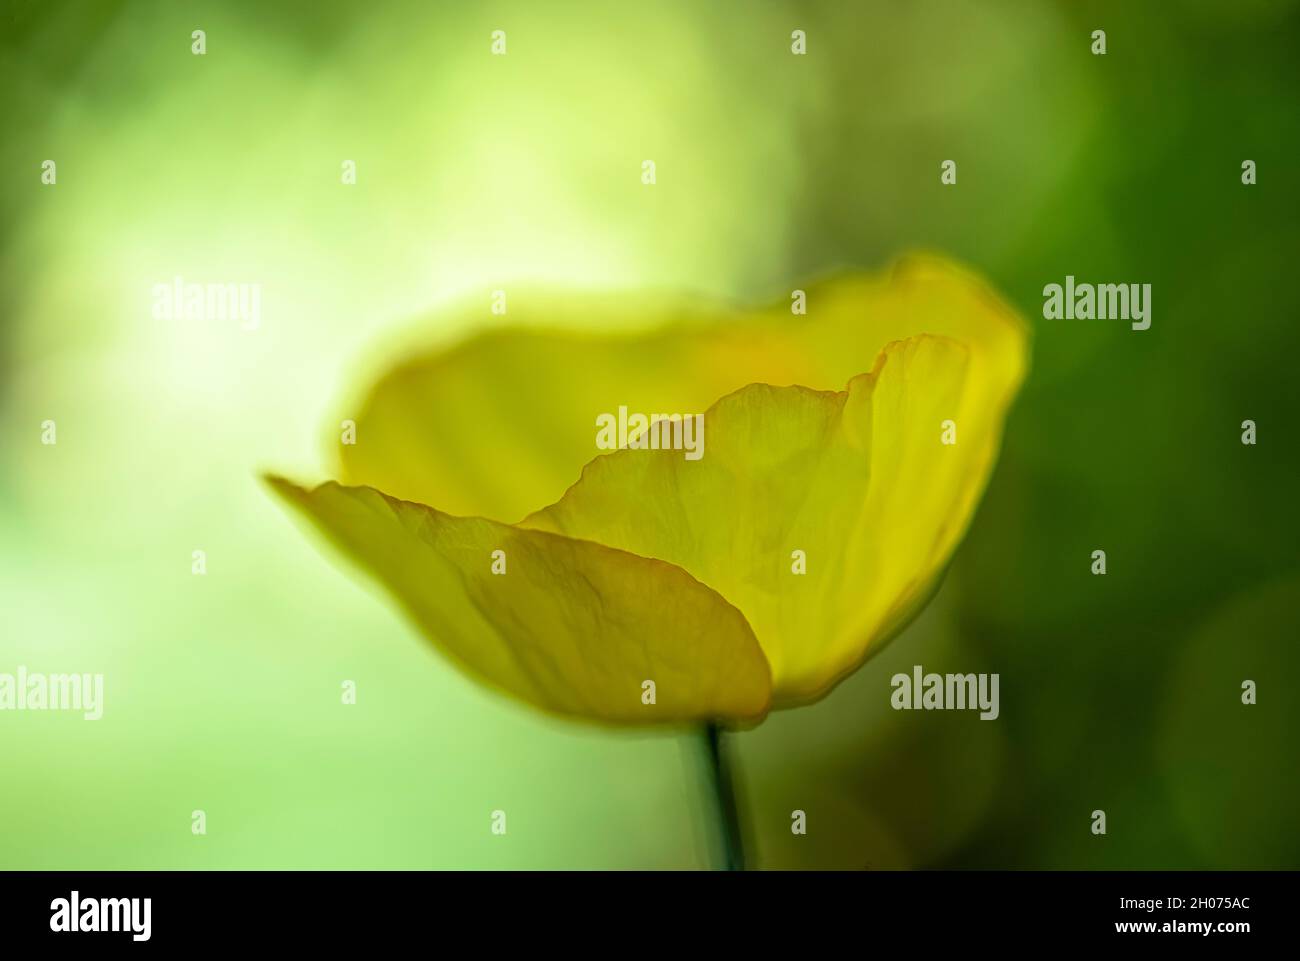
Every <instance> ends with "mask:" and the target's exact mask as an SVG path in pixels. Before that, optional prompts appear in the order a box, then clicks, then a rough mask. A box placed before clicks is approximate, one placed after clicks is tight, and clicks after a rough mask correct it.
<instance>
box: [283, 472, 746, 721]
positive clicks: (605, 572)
mask: <svg viewBox="0 0 1300 961" xmlns="http://www.w3.org/2000/svg"><path fill="white" fill-rule="evenodd" d="M267 480H268V482H269V483H270V485H271V487H272V488H273V489H274V490H275V491H276V492H277V493H279V494H280V495H281V496H282V497H283V498H284V499H285V500H286V501H288V502H289V503H290V504H292V505H293V506H294V507H296V508H297V509H298V510H300V511H301V512H302V513H303V514H305V515H306V516H307V517H308V518H310V519H311V520H312V521H313V522H314V523H315V524H316V526H317V527H319V528H320V529H321V530H322V531H324V532H325V534H327V535H328V536H329V537H330V539H331V540H333V541H334V542H335V544H337V545H338V546H339V547H341V548H342V549H343V550H344V552H345V553H347V554H348V555H349V556H350V557H351V559H352V560H353V561H355V562H356V563H358V564H359V565H360V566H361V567H362V568H364V569H365V570H366V571H367V572H368V573H369V574H371V575H372V576H373V577H375V578H376V579H377V580H378V581H379V582H380V583H382V584H383V585H384V587H386V588H387V589H388V591H389V592H391V593H392V594H393V596H394V597H395V598H396V599H397V600H398V601H399V602H400V604H401V606H402V607H403V608H404V609H405V610H406V612H407V613H408V614H409V615H410V617H411V618H412V619H413V620H414V621H415V623H416V624H417V625H418V626H419V627H420V629H421V630H422V631H423V632H424V633H425V634H426V635H427V636H428V637H429V639H430V640H432V641H433V642H434V643H435V645H436V646H437V647H439V648H440V649H441V650H442V651H443V652H444V653H445V654H446V655H448V656H449V657H450V658H451V659H452V660H453V661H455V662H456V663H457V664H458V665H459V666H461V667H462V668H463V669H465V670H466V671H468V672H469V673H471V674H473V675H475V676H476V677H478V678H479V679H481V680H483V681H485V682H487V683H488V684H489V685H491V686H494V687H496V688H498V689H500V690H503V691H505V692H507V693H509V694H512V695H514V696H515V697H518V698H521V699H522V700H524V701H527V702H529V703H531V704H533V705H535V706H536V707H539V708H541V709H542V710H545V711H549V712H552V713H556V714H562V715H568V716H575V717H581V718H585V719H589V720H596V721H602V722H606V723H610V724H636V725H653V724H673V723H679V722H694V721H703V720H710V719H731V720H740V721H752V720H757V719H759V718H761V717H762V715H763V714H765V713H766V711H767V708H768V705H769V702H770V697H771V675H770V672H769V670H768V665H767V661H766V660H765V658H764V656H763V653H762V651H761V650H760V648H759V646H758V644H757V642H756V641H755V639H754V634H753V631H752V630H751V629H750V627H749V625H748V624H747V623H746V621H745V619H744V617H743V616H742V615H741V614H740V613H739V612H738V611H737V610H736V609H735V608H734V607H732V606H731V605H730V604H728V603H727V602H726V601H725V600H723V599H722V598H721V597H719V596H718V594H717V593H715V592H714V591H713V590H711V589H710V588H708V587H706V586H705V585H703V584H701V583H699V582H698V581H697V580H695V579H694V578H692V577H691V576H690V575H689V574H686V573H685V572H683V571H681V570H680V569H678V568H676V567H673V566H672V565H670V564H666V563H664V562H662V561H658V560H650V559H646V558H643V557H638V556H636V555H633V554H629V553H626V552H624V551H619V550H614V549H612V548H609V547H605V546H602V545H600V544H593V543H590V542H587V541H582V540H574V539H571V538H567V537H561V536H557V535H555V534H550V533H545V532H542V531H536V530H523V529H520V528H516V527H511V526H508V525H505V524H499V523H496V522H495V521H489V520H483V519H481V518H477V517H452V516H450V515H447V514H444V513H441V512H440V511H436V510H433V509H432V508H429V507H425V506H424V505H422V504H413V503H407V502H405V501H401V500H397V499H395V498H392V497H388V496H386V495H384V494H381V493H380V492H378V491H375V490H371V489H369V488H365V487H344V486H341V485H339V484H335V483H327V484H322V485H321V486H319V487H317V488H315V489H313V490H307V489H305V488H302V487H299V486H297V485H296V484H293V483H291V482H289V481H287V480H284V479H283V478H279V477H268V478H267ZM495 551H501V552H504V553H503V554H500V555H496V556H495V557H494V553H493V552H495ZM494 564H495V566H496V569H497V570H498V571H500V570H504V573H493V567H494ZM646 681H653V682H654V703H653V704H647V703H645V701H646V699H647V698H646V697H645V694H646V689H645V688H644V686H643V685H644V683H645V682H646Z"/></svg>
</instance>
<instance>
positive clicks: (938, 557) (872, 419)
mask: <svg viewBox="0 0 1300 961" xmlns="http://www.w3.org/2000/svg"><path fill="white" fill-rule="evenodd" d="M1022 349H1023V345H1022V344H1014V349H1011V350H1009V351H1007V352H1006V353H1004V354H1000V353H997V352H992V353H990V352H989V351H987V350H985V349H983V348H982V346H978V345H977V346H976V347H972V346H971V345H970V344H968V343H966V342H963V341H958V340H955V339H952V338H949V337H935V336H930V335H922V336H919V337H913V338H909V339H908V340H906V341H900V342H896V343H894V344H891V345H889V346H888V347H887V348H886V350H885V352H884V353H883V354H882V355H881V357H880V358H879V360H878V362H877V364H876V366H875V369H874V370H872V371H871V372H870V373H868V374H865V375H861V376H858V377H855V378H853V379H852V380H851V381H850V382H849V384H848V389H847V390H845V391H840V392H826V391H813V390H809V389H807V388H803V387H772V386H768V385H762V384H755V385H751V386H748V387H745V388H743V389H741V390H740V391H737V392H736V393H734V394H732V395H730V396H728V397H725V398H723V399H722V400H720V401H719V402H718V403H717V404H716V405H715V406H713V407H712V408H711V409H710V410H709V411H708V412H707V413H706V414H705V415H704V438H705V444H704V453H703V456H702V457H701V458H700V459H699V460H695V461H692V460H689V459H687V458H686V457H685V456H683V452H682V451H679V450H620V451H617V452H615V453H612V454H608V455H605V456H602V457H597V458H596V459H595V460H593V461H592V462H591V463H590V464H589V465H588V466H587V468H586V469H585V470H584V472H583V475H582V478H581V479H580V480H579V482H578V483H576V484H574V485H573V487H572V488H570V490H569V491H568V492H567V493H566V494H565V495H564V497H563V498H562V499H561V500H560V501H559V502H558V503H556V504H554V505H552V506H551V507H549V508H546V509H545V510H543V511H539V512H538V513H537V514H535V515H533V516H531V517H529V518H528V519H526V520H525V521H524V522H523V526H527V527H533V528H535V529H539V530H550V531H555V532H560V533H564V534H567V535H569V536H573V537H582V538H590V539H593V540H599V541H600V542H602V543H606V544H611V545H614V546H617V547H621V548H624V549H626V550H629V551H632V552H634V553H636V554H641V555H644V556H647V557H655V558H660V559H662V560H665V561H669V562H670V563H672V564H675V565H678V566H680V567H682V568H683V569H685V570H687V571H689V572H690V573H691V574H693V575H695V576H696V577H698V578H699V579H700V580H702V581H704V582H705V583H706V584H709V585H710V586H711V587H713V588H714V589H716V590H717V591H718V592H719V593H720V594H722V595H723V596H724V597H726V598H727V599H728V600H729V601H731V602H732V603H733V604H735V605H736V606H737V607H739V608H740V609H741V610H742V611H743V612H744V614H745V616H746V618H747V619H748V620H749V622H750V624H752V625H753V628H754V632H755V634H756V635H757V637H758V640H759V643H760V644H761V645H762V646H763V649H764V651H765V652H766V653H767V656H768V660H769V661H770V663H771V665H772V681H773V687H774V693H773V702H774V706H776V707H787V706H791V705H795V704H800V703H805V702H808V701H811V700H815V699H817V698H818V697H821V696H822V695H823V694H825V693H826V692H827V691H828V690H829V689H830V688H831V687H832V686H834V684H835V683H837V682H838V681H839V680H841V679H842V678H843V677H844V676H846V675H847V674H848V673H849V672H851V671H852V670H853V669H854V668H856V667H857V666H858V665H859V664H860V663H861V662H862V661H863V660H864V659H865V658H866V657H867V656H868V655H869V654H870V653H871V652H872V651H873V650H875V648H876V646H877V645H878V644H879V643H881V642H882V641H883V640H885V639H887V638H888V637H889V636H890V635H891V633H892V632H894V631H895V630H896V629H897V628H898V627H900V626H901V625H902V624H903V623H904V622H905V621H906V620H907V619H908V618H910V617H911V616H912V615H913V614H914V613H915V612H916V611H917V610H918V609H919V607H920V606H921V605H922V604H923V603H924V601H925V600H926V599H927V598H928V596H929V594H930V592H931V591H932V590H933V589H934V587H935V585H936V584H937V580H938V578H939V576H940V575H941V573H942V571H943V569H944V567H945V565H946V564H947V561H948V559H949V557H950V556H951V554H952V551H953V549H954V548H955V546H956V544H957V542H958V540H959V539H960V538H961V536H962V534H963V532H964V531H965V529H966V526H967V524H968V522H969V521H970V518H971V515H972V514H973V512H974V508H975V505H976V503H977V501H978V499H979V495H980V493H981V491H982V490H983V487H984V485H985V482H986V481H987V479H988V476H989V473H990V470H991V467H992V464H993V460H994V457H995V454H996V451H997V447H998V443H999V438H1000V434H1001V428H1002V418H1003V414H1004V412H1005V410H1006V406H1007V404H1008V402H1009V401H1010V399H1011V396H1012V394H1013V392H1014V389H1015V386H1016V384H1017V383H1018V382H1019V376H1020V371H1021V369H1022V366H1023V356H1022V355H1021V350H1022ZM949 441H952V443H949ZM796 552H800V553H799V554H796ZM801 568H802V571H803V572H800V571H801Z"/></svg>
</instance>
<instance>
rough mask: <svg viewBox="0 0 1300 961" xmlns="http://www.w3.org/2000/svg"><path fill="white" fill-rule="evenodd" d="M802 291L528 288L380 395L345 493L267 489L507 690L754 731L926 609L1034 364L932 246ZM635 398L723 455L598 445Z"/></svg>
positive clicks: (382, 384)
mask: <svg viewBox="0 0 1300 961" xmlns="http://www.w3.org/2000/svg"><path fill="white" fill-rule="evenodd" d="M805 295H806V305H807V312H806V314H799V313H794V312H793V311H792V310H791V301H790V300H785V299H783V300H782V302H781V303H779V304H777V305H775V306H774V307H772V308H770V309H767V310H759V311H745V310H740V309H732V308H717V307H710V308H707V309H703V308H700V307H698V306H694V305H692V304H691V303H689V302H679V301H669V300H665V299H663V298H627V297H624V298H614V297H604V298H602V297H597V296H593V295H589V294H582V295H577V294H573V295H568V296H563V297H558V298H556V297H545V296H523V295H519V294H512V303H511V311H512V317H514V318H516V319H518V320H519V323H518V324H517V325H516V326H515V327H513V328H512V329H510V330H499V331H493V332H489V333H484V334H480V335H478V336H476V337H474V338H472V339H470V340H468V341H467V342H465V343H462V344H460V345H459V346H456V347H453V348H451V349H448V350H444V351H440V352H438V353H435V354H433V355H430V356H425V357H420V358H417V359H415V360H413V361H410V362H408V363H404V364H402V365H401V366H399V367H397V368H396V369H394V370H393V371H391V372H390V373H388V374H387V375H386V376H384V377H383V378H382V379H381V380H380V381H379V382H378V384H376V385H375V386H374V388H373V389H372V391H371V392H370V395H369V397H368V399H367V401H366V403H365V404H364V406H363V408H362V411H361V413H360V415H359V416H358V417H357V418H356V423H357V442H356V444H355V445H348V446H343V447H342V448H341V452H342V454H341V465H340V468H341V476H342V479H343V481H344V484H339V483H333V482H331V483H326V484H323V485H321V486H319V487H317V488H315V489H314V490H308V489H304V488H302V487H299V486H297V485H295V484H293V483H291V482H289V481H287V480H284V479H282V478H278V477H272V478H270V482H271V484H272V485H273V487H274V488H275V490H277V491H278V492H279V493H280V494H282V495H283V496H284V497H285V498H286V500H287V501H288V502H289V503H292V504H293V505H295V506H296V507H298V508H299V509H300V510H301V511H303V512H304V513H305V514H306V515H307V516H308V517H310V518H311V519H312V520H313V521H314V522H315V523H316V525H318V526H319V527H320V528H321V529H322V530H323V531H324V532H325V533H326V534H327V535H328V536H329V537H330V538H331V539H332V540H333V541H335V542H336V543H337V544H338V545H339V546H340V547H341V548H343V550H344V551H345V552H346V553H347V554H348V555H350V557H351V558H352V559H353V560H354V561H355V562H356V563H358V564H359V565H360V566H361V567H362V568H363V569H365V570H366V571H367V572H368V573H370V574H371V575H372V576H374V577H375V578H377V579H378V580H379V581H380V582H382V583H383V584H384V585H385V586H386V587H387V588H388V590H389V591H390V592H391V593H392V594H393V596H394V597H395V598H396V599H397V601H398V602H399V603H400V604H401V606H402V607H403V608H405V610H406V612H407V613H408V614H409V615H410V617H411V618H412V619H413V620H414V622H415V623H416V624H417V625H418V626H419V627H420V629H421V630H422V632H423V633H424V634H425V635H426V636H427V637H428V638H429V639H430V640H431V641H432V642H433V643H434V644H435V645H436V646H437V647H438V648H439V649H441V650H442V651H443V652H444V653H445V654H446V655H448V656H449V657H450V658H452V659H453V660H454V661H456V662H457V663H458V664H459V665H460V666H461V667H462V668H463V669H465V670H466V671H467V672H468V673H470V674H471V675H473V676H475V677H477V678H478V679H480V680H482V681H484V682H486V683H487V684H490V685H492V686H494V687H496V688H498V689H500V690H503V691H506V692H508V693H510V694H512V695H514V696H515V697H518V698H520V699H522V700H524V701H526V702H528V703H530V704H533V705H535V706H536V707H538V708H541V709H542V710H545V711H548V712H552V713H556V714H561V715H567V716H574V717H580V718H586V719H589V720H595V721H599V722H604V723H610V724H629V725H653V724H678V723H685V722H699V721H704V722H710V721H720V722H724V723H730V724H750V723H755V722H757V721H759V720H761V719H762V718H763V717H764V716H765V715H766V713H767V712H768V711H769V710H771V709H773V708H782V707H792V706H796V705H800V704H806V703H809V702H811V701H815V700H817V699H818V698H820V697H822V696H824V695H825V694H826V693H827V691H829V690H830V689H831V688H832V687H834V686H835V684H836V683H838V682H839V681H840V680H842V679H843V678H844V677H846V676H847V675H848V674H849V673H851V672H852V671H853V670H855V669H856V668H857V667H858V666H859V665H861V664H862V662H863V661H864V660H865V659H866V658H867V657H868V656H869V655H871V654H872V653H874V652H875V651H876V650H878V649H879V647H880V646H881V644H882V643H883V642H884V641H885V640H887V639H888V638H889V637H890V636H891V635H893V634H894V633H896V632H897V631H898V630H899V629H900V628H901V627H902V626H903V625H904V624H905V623H907V621H908V620H910V619H911V618H912V617H913V616H914V615H915V614H916V613H917V611H918V610H919V609H920V608H921V606H923V605H924V603H925V601H926V600H927V599H928V598H929V596H930V595H931V594H932V593H933V591H934V590H935V588H936V587H937V584H938V581H939V578H940V577H941V575H942V572H943V570H944V568H945V567H946V565H947V563H948V560H949V559H950V557H951V556H952V553H953V551H954V549H955V548H956V546H957V544H958V542H959V541H960V539H961V537H962V535H963V533H964V531H965V529H966V527H967V525H968V523H969V521H970V518H971V516H972V514H973V512H974V510H975V506H976V504H977V502H978V500H979V497H980V494H981V492H982V491H983V488H984V486H985V484H986V483H987V481H988V477H989V475H990V473H991V471H992V468H993V464H994V461H995V459H996V454H997V450H998V446H999V443H1000V438H1001V432H1002V424H1003V420H1004V417H1005V415H1006V411H1007V408H1008V405H1009V404H1010V402H1011V400H1012V398H1013V397H1014V395H1015V393H1016V391H1017V389H1018V387H1019V385H1020V383H1021V381H1022V379H1023V377H1024V373H1025V368H1026V351H1027V346H1026V341H1027V335H1026V331H1025V328H1024V326H1023V324H1022V323H1021V321H1020V320H1019V318H1018V317H1017V316H1016V315H1015V314H1014V312H1013V311H1012V310H1011V309H1010V308H1008V307H1007V306H1006V305H1005V304H1004V303H1002V302H1001V301H1000V300H999V299H998V298H997V297H995V296H994V295H993V294H992V293H991V292H990V291H989V290H988V289H987V288H986V287H985V286H984V285H983V284H982V283H981V282H980V281H979V280H978V279H977V278H975V277H973V276H971V275H970V274H968V273H966V272H965V271H963V270H961V269H959V268H957V267H955V266H953V265H951V264H949V263H947V262H945V261H942V260H939V259H937V258H934V257H911V258H908V259H906V260H904V261H902V262H900V263H899V264H898V265H897V266H895V267H894V268H893V269H892V270H891V271H889V272H887V273H886V274H884V275H881V276H864V275H858V274H854V275H848V276H842V277H838V278H834V279H830V280H827V281H825V282H821V283H817V284H814V285H810V286H809V287H808V288H807V289H806V291H805ZM521 314H522V315H523V316H522V317H519V315H521ZM612 315H617V316H618V317H619V318H620V319H621V320H622V321H623V324H622V325H621V329H622V330H623V331H625V332H622V333H618V334H608V333H593V332H591V330H592V329H593V328H595V327H597V326H598V325H604V326H608V321H609V318H610V317H611V316H612ZM560 323H563V324H564V325H565V326H564V327H563V328H560V327H559V326H558V325H559V324H560ZM620 408H624V409H625V410H630V411H640V412H646V413H653V412H666V413H681V414H685V415H691V414H696V413H699V412H703V434H702V436H701V438H700V440H702V441H703V447H702V449H701V450H700V451H699V452H698V453H700V454H701V456H699V457H698V459H696V458H694V457H688V456H684V452H683V450H682V449H680V447H681V445H680V444H677V445H676V446H677V447H678V449H657V450H651V449H631V447H632V446H633V445H629V446H628V447H625V448H624V449H620V450H616V451H613V452H610V453H604V454H601V453H599V452H598V450H597V446H596V443H595V440H594V439H595V437H596V435H597V431H596V428H597V426H598V424H599V423H600V419H601V418H602V416H604V417H605V423H606V424H608V423H609V419H608V418H609V415H611V414H612V412H615V411H619V410H620ZM664 436H665V438H666V437H667V436H668V435H666V434H665V435H664ZM660 446H662V447H667V446H669V445H668V444H667V441H665V444H664V445H660ZM593 455H594V456H593ZM584 463H585V465H586V466H585V467H583V465H584ZM579 471H580V474H579ZM566 488H567V489H566ZM547 504H549V506H545V505H547ZM538 508H540V509H538ZM530 511H531V513H530ZM488 517H493V518H498V519H496V520H489V519H486V518H488ZM520 517H522V518H523V519H522V520H518V518H520ZM510 520H515V521H516V522H515V523H507V521H510Z"/></svg>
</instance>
